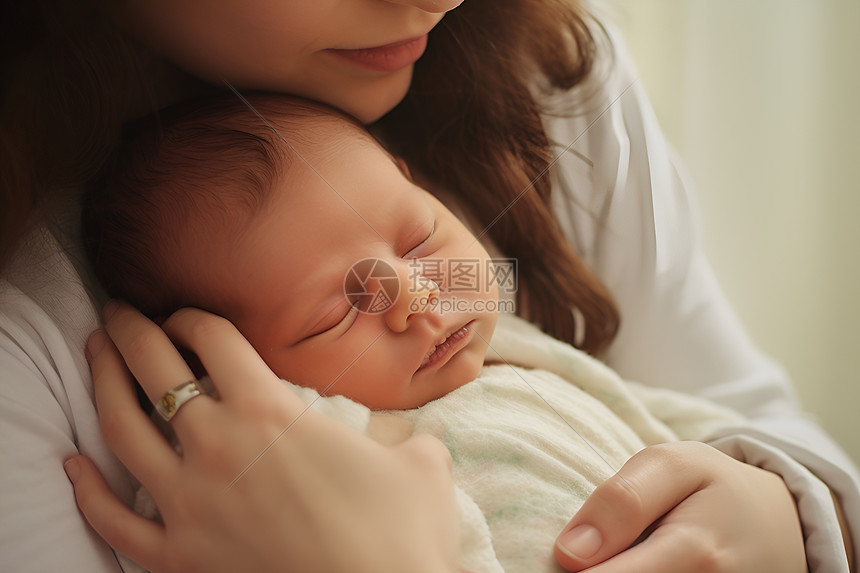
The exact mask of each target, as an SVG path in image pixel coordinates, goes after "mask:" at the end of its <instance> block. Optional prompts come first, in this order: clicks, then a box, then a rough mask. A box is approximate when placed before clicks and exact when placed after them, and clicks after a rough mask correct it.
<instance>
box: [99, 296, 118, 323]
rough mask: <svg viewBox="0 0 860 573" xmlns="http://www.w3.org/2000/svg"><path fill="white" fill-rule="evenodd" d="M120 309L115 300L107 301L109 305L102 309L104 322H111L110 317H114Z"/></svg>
mask: <svg viewBox="0 0 860 573" xmlns="http://www.w3.org/2000/svg"><path fill="white" fill-rule="evenodd" d="M118 308H119V303H118V302H117V301H115V300H109V301H107V304H106V305H105V307H104V308H103V309H102V320H104V321H108V320H110V317H112V316H113V315H114V314H115V313H116V311H117V309H118Z"/></svg>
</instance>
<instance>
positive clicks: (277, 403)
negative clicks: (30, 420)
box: [70, 305, 457, 572]
mask: <svg viewBox="0 0 860 573" xmlns="http://www.w3.org/2000/svg"><path fill="white" fill-rule="evenodd" d="M106 328H107V331H108V332H109V333H110V336H111V338H112V341H111V340H109V339H108V338H107V336H106V335H105V333H104V332H101V331H97V332H96V333H95V334H94V335H93V336H92V337H91V338H90V343H89V346H88V352H89V356H90V363H91V367H92V372H93V379H94V384H95V390H96V400H97V403H98V406H99V411H100V415H101V423H102V428H103V432H104V434H105V437H106V439H107V441H108V443H109V444H110V446H111V448H112V449H113V450H114V451H115V452H116V453H117V455H118V456H119V457H120V459H121V460H122V461H123V463H124V464H125V465H126V466H127V467H128V468H129V469H130V470H131V471H132V472H133V473H134V474H135V475H136V476H137V477H138V478H139V479H140V481H141V483H142V485H143V486H144V487H146V489H147V490H148V491H149V492H150V493H151V495H152V497H153V499H154V500H155V503H156V504H157V505H158V507H159V509H160V512H161V515H162V518H163V520H164V525H161V524H156V523H153V522H150V521H147V520H145V519H143V518H141V517H140V516H137V515H135V514H134V513H133V512H131V511H130V510H129V509H128V508H126V507H125V506H124V505H123V504H121V503H120V502H119V501H118V500H117V499H116V498H114V497H113V496H112V495H111V493H110V491H109V490H108V489H107V488H106V487H105V485H104V483H103V482H101V481H100V480H99V479H98V474H97V472H94V471H93V468H92V467H91V466H90V465H89V464H88V463H87V462H86V461H85V460H83V459H81V458H73V459H72V464H71V467H70V469H71V471H70V477H71V478H72V479H73V481H74V483H75V494H76V496H77V498H78V503H79V505H80V507H81V510H82V511H83V512H84V514H85V515H86V516H87V519H89V521H90V523H91V524H92V525H93V527H94V528H95V529H96V530H97V531H98V532H99V533H100V534H101V535H103V536H104V538H105V539H106V540H107V541H108V542H109V543H110V544H111V545H112V546H113V547H115V548H116V549H118V550H120V551H122V552H124V553H126V554H128V555H130V556H131V557H133V558H134V559H136V560H137V561H139V562H140V563H142V564H143V565H144V566H146V567H147V568H149V569H151V570H153V571H155V572H162V571H187V570H205V571H237V570H253V571H260V572H263V571H284V570H295V571H320V572H331V571H373V572H379V571H392V572H395V571H427V572H435V571H454V570H456V541H457V537H456V529H457V527H456V523H457V522H456V511H455V506H454V490H453V483H452V481H451V476H450V456H449V455H448V453H447V450H445V448H444V447H443V446H442V444H441V443H439V442H438V441H436V440H433V439H432V438H429V437H427V436H423V437H418V438H412V439H409V440H407V441H406V442H404V443H402V444H400V445H398V446H395V447H392V448H388V447H385V446H382V445H380V444H377V443H376V442H373V441H372V440H370V439H369V438H367V437H365V436H363V435H361V434H359V433H358V432H356V431H354V430H350V429H348V428H346V427H345V426H343V425H341V424H338V423H336V422H333V421H331V420H329V419H327V418H326V417H325V416H322V415H321V414H319V413H317V412H314V411H312V410H308V411H305V408H304V404H303V403H302V402H301V400H299V398H298V397H297V396H295V394H293V393H292V392H291V391H290V390H289V389H287V388H286V387H285V386H284V385H283V384H282V383H281V382H280V381H278V380H277V378H276V377H275V376H274V374H272V372H271V371H270V370H269V369H268V367H266V365H265V364H264V363H263V361H262V360H261V359H260V358H259V356H258V355H257V353H256V352H254V351H253V349H252V348H251V347H250V345H249V344H248V343H247V342H246V341H245V340H244V339H243V338H242V337H241V335H240V334H239V333H238V332H237V331H236V330H235V328H234V327H233V326H232V325H230V324H229V323H228V322H226V321H224V320H223V319H220V318H218V317H215V316H214V315H210V314H208V313H204V312H202V311H197V310H193V309H186V310H182V311H179V312H178V313H177V314H175V315H174V316H173V317H171V318H170V319H169V320H168V321H167V322H166V323H165V324H164V326H163V328H164V330H163V331H162V330H161V329H159V328H158V327H156V326H155V325H154V324H153V323H151V322H150V321H148V320H146V319H145V318H144V317H142V316H141V315H140V314H138V313H137V312H135V311H134V310H132V309H131V308H129V307H128V306H125V305H120V306H119V307H113V309H112V312H108V313H107V315H106ZM168 335H169V338H168ZM174 342H175V343H177V344H178V345H180V346H182V347H185V348H188V349H190V350H191V351H193V352H194V353H196V354H197V356H198V357H199V358H200V359H201V361H202V363H203V365H204V367H205V368H206V370H207V373H208V374H209V376H210V377H211V378H212V380H213V382H214V384H215V386H216V388H217V389H218V392H219V394H220V399H219V400H215V399H213V398H210V397H208V396H200V397H197V398H194V399H193V400H191V401H189V402H188V403H187V404H186V405H184V406H183V407H182V409H181V410H180V411H179V412H178V413H177V415H176V416H174V418H173V419H172V421H171V424H172V426H173V428H174V429H175V431H176V434H177V437H178V439H179V441H180V443H181V444H182V450H183V454H182V456H179V455H177V454H176V453H175V451H174V450H173V449H172V448H171V447H170V446H169V445H168V444H167V443H166V441H165V440H164V439H163V438H162V437H161V435H160V434H158V432H157V431H156V430H155V428H154V427H153V426H152V424H151V423H150V421H149V420H148V418H147V417H146V416H145V415H144V414H143V412H142V411H140V409H139V408H138V407H137V405H136V401H135V396H134V392H133V390H132V379H131V376H130V374H129V371H131V372H132V373H133V374H134V376H135V378H136V379H137V380H138V381H139V382H140V384H141V386H142V387H143V388H144V389H145V390H146V392H147V393H148V395H149V396H150V398H151V399H153V400H157V399H158V398H159V397H160V396H161V395H162V394H163V392H165V391H166V390H168V389H170V388H172V387H174V386H176V385H177V384H178V383H180V382H181V381H183V380H187V379H188V378H190V377H192V374H191V371H190V369H189V368H188V366H187V365H186V364H185V362H184V361H183V360H182V358H181V357H180V355H179V353H178V352H177V351H176V349H175V347H174V345H173V343H174Z"/></svg>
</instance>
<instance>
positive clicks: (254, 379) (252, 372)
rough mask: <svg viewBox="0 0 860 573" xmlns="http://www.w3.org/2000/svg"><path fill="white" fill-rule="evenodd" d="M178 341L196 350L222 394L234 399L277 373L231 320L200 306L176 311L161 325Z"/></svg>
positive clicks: (275, 381)
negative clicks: (274, 372) (249, 386)
mask: <svg viewBox="0 0 860 573" xmlns="http://www.w3.org/2000/svg"><path fill="white" fill-rule="evenodd" d="M162 328H163V329H164V331H165V332H166V333H167V334H168V335H169V336H170V338H172V339H173V340H175V341H176V342H177V343H179V344H180V345H182V346H183V347H185V348H188V349H189V350H191V351H192V352H194V353H195V354H196V355H197V357H198V358H199V359H200V361H201V362H202V364H203V367H204V368H205V369H206V372H207V373H208V374H209V377H210V378H211V379H212V382H213V383H214V385H215V387H216V388H217V389H218V393H219V395H220V396H221V397H222V398H224V399H233V398H235V397H237V396H240V395H242V394H246V393H247V392H248V390H249V388H248V384H249V383H251V384H253V383H257V384H259V383H260V382H261V381H269V382H270V383H272V384H278V385H280V382H278V379H277V377H276V376H275V375H274V374H273V373H272V371H271V369H270V368H269V367H268V366H267V365H266V363H265V362H264V361H263V359H262V358H260V355H259V354H258V353H257V351H256V350H254V349H253V347H252V346H251V344H250V343H249V342H248V341H247V340H246V339H245V337H244V336H242V334H241V333H240V332H239V331H238V330H237V329H236V327H235V326H233V325H232V324H231V323H230V322H229V321H227V320H226V319H224V318H221V317H220V316H217V315H214V314H211V313H208V312H206V311H203V310H200V309H197V308H183V309H180V310H178V311H176V312H175V313H174V314H173V315H172V316H171V317H170V318H168V319H167V321H165V322H164V324H163V325H162Z"/></svg>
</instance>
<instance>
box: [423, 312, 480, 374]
mask: <svg viewBox="0 0 860 573" xmlns="http://www.w3.org/2000/svg"><path fill="white" fill-rule="evenodd" d="M472 322H474V321H469V322H468V323H466V324H465V325H463V326H461V327H460V328H459V329H457V330H456V331H454V332H453V333H452V334H450V335H449V336H448V338H446V339H445V340H444V341H443V342H442V343H441V344H438V345H436V346H435V347H433V349H432V350H431V351H430V352H429V353H428V354H427V356H425V357H424V360H423V361H422V362H421V366H419V367H418V370H416V372H420V371H422V370H427V369H429V368H433V367H434V366H441V365H442V364H444V363H446V362H448V360H450V359H451V357H452V356H454V355H455V354H456V353H457V352H459V351H460V350H461V349H462V348H463V347H464V346H466V344H468V343H469V340H471V338H472Z"/></svg>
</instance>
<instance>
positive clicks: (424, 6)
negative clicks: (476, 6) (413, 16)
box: [385, 0, 463, 13]
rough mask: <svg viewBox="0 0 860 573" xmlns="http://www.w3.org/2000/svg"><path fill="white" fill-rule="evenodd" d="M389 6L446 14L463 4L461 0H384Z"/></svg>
mask: <svg viewBox="0 0 860 573" xmlns="http://www.w3.org/2000/svg"><path fill="white" fill-rule="evenodd" d="M385 1H386V2H390V3H391V4H403V5H404V6H415V7H416V8H418V9H420V10H424V11H425V12H435V13H439V12H448V11H450V10H453V9H454V8H456V7H457V6H459V5H460V4H462V3H463V0H385Z"/></svg>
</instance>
